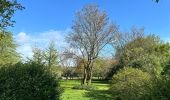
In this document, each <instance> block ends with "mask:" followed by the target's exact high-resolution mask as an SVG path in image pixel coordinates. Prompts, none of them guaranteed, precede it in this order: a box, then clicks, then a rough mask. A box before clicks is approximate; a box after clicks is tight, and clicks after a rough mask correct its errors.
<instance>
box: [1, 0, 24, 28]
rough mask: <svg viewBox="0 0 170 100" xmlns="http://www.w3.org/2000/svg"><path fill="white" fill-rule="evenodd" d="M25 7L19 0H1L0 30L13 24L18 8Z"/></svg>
mask: <svg viewBox="0 0 170 100" xmlns="http://www.w3.org/2000/svg"><path fill="white" fill-rule="evenodd" d="M23 8H24V7H23V6H22V5H21V4H20V3H18V2H17V0H1V1H0V30H3V29H4V28H6V27H7V26H13V23H14V22H15V21H13V20H12V19H11V18H12V17H13V15H14V13H15V11H16V10H22V9H23Z"/></svg>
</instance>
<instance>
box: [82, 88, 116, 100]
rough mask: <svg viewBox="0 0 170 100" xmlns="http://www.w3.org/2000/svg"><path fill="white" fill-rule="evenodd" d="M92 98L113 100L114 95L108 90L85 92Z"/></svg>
mask: <svg viewBox="0 0 170 100" xmlns="http://www.w3.org/2000/svg"><path fill="white" fill-rule="evenodd" d="M85 96H86V97H88V98H90V100H113V98H112V95H111V94H110V93H109V91H107V90H93V91H88V92H86V93H85Z"/></svg>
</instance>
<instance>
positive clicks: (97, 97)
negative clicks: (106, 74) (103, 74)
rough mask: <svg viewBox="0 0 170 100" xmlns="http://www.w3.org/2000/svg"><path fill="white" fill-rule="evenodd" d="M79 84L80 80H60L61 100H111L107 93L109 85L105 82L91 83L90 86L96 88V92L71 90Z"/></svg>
mask: <svg viewBox="0 0 170 100" xmlns="http://www.w3.org/2000/svg"><path fill="white" fill-rule="evenodd" d="M80 83H81V81H80V80H62V81H61V87H62V88H63V89H64V92H63V94H62V97H61V98H62V100H113V99H112V96H111V94H110V93H109V92H108V88H109V84H108V82H107V81H99V80H94V81H92V85H95V86H96V87H97V90H93V91H86V90H76V89H72V87H73V86H75V85H79V84H80Z"/></svg>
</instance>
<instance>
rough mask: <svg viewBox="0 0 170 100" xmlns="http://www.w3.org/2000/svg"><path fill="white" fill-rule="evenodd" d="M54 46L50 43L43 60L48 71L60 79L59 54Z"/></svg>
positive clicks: (52, 42) (53, 43)
mask: <svg viewBox="0 0 170 100" xmlns="http://www.w3.org/2000/svg"><path fill="white" fill-rule="evenodd" d="M55 46H56V44H55V42H54V41H51V42H50V44H49V46H48V47H47V49H46V50H45V51H44V60H45V63H46V66H47V67H48V69H49V70H51V72H52V73H53V74H55V75H57V76H58V77H61V74H62V71H61V68H60V65H59V54H58V51H57V49H56V47H55Z"/></svg>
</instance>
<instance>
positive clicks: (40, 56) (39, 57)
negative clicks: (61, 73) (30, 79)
mask: <svg viewBox="0 0 170 100" xmlns="http://www.w3.org/2000/svg"><path fill="white" fill-rule="evenodd" d="M32 52H33V58H32V61H33V62H35V63H37V64H42V65H44V64H45V57H44V51H43V50H41V49H40V48H38V47H34V48H33V49H32Z"/></svg>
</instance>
